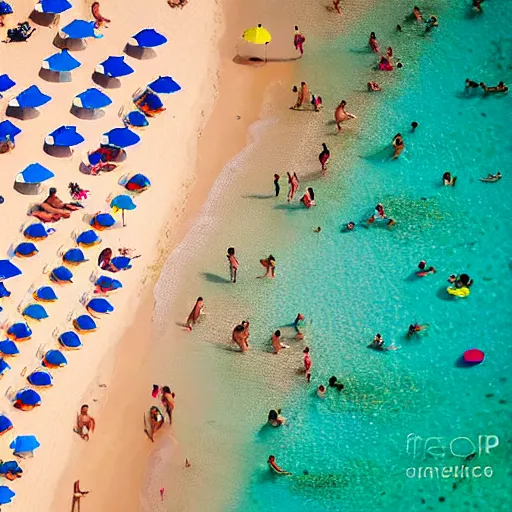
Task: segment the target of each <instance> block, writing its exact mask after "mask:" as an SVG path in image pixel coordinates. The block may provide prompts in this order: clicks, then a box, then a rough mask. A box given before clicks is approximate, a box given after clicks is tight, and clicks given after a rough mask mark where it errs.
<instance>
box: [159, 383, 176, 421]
mask: <svg viewBox="0 0 512 512" xmlns="http://www.w3.org/2000/svg"><path fill="white" fill-rule="evenodd" d="M175 396H176V395H175V394H174V393H173V392H171V388H170V387H169V386H163V387H162V404H163V405H164V408H165V411H166V412H167V415H168V416H169V423H172V412H173V411H174V406H175V401H174V398H175Z"/></svg>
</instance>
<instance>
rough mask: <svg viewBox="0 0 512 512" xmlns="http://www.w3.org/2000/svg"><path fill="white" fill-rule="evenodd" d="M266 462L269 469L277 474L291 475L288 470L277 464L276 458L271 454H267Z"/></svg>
mask: <svg viewBox="0 0 512 512" xmlns="http://www.w3.org/2000/svg"><path fill="white" fill-rule="evenodd" d="M267 464H268V465H269V467H270V469H271V470H272V471H274V472H275V473H277V474H278V475H291V473H290V472H289V471H285V470H284V469H283V468H281V467H279V466H278V465H277V462H276V458H275V457H274V456H273V455H270V456H269V458H268V460H267Z"/></svg>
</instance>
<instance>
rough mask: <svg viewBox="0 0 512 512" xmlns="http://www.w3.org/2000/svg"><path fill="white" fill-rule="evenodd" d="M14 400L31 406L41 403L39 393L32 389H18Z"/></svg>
mask: <svg viewBox="0 0 512 512" xmlns="http://www.w3.org/2000/svg"><path fill="white" fill-rule="evenodd" d="M16 400H19V401H20V402H21V403H23V404H25V405H28V406H31V407H36V406H38V405H41V395H40V394H39V393H38V392H37V391H34V390H33V389H22V390H20V391H18V393H17V394H16Z"/></svg>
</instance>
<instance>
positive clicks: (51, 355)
mask: <svg viewBox="0 0 512 512" xmlns="http://www.w3.org/2000/svg"><path fill="white" fill-rule="evenodd" d="M67 364H68V360H67V359H66V357H65V356H64V354H63V353H62V352H61V351H60V350H48V352H46V354H45V355H44V358H43V365H44V366H46V368H63V367H64V366H66V365H67Z"/></svg>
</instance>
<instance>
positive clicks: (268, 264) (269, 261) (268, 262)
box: [260, 254, 276, 278]
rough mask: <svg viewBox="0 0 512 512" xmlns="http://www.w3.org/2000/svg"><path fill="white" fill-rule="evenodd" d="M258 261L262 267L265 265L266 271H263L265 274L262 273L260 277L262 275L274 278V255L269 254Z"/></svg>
mask: <svg viewBox="0 0 512 512" xmlns="http://www.w3.org/2000/svg"><path fill="white" fill-rule="evenodd" d="M260 263H261V265H262V266H263V267H265V268H266V269H267V271H266V272H265V275H263V276H261V277H262V278H263V277H271V278H274V277H275V273H276V259H275V258H274V256H272V254H271V255H270V256H269V257H268V258H265V259H264V260H260Z"/></svg>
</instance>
